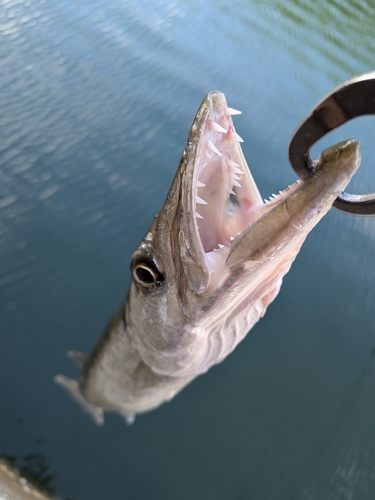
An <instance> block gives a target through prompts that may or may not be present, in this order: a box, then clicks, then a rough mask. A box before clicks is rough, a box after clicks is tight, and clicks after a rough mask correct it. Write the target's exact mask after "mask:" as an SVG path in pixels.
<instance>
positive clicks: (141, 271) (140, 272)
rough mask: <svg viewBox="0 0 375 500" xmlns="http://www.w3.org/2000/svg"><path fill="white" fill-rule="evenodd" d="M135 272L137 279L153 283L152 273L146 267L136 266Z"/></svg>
mask: <svg viewBox="0 0 375 500" xmlns="http://www.w3.org/2000/svg"><path fill="white" fill-rule="evenodd" d="M135 272H136V273H137V277H138V279H139V281H142V282H143V283H154V281H155V278H154V275H153V274H152V273H151V272H150V271H149V270H148V269H145V268H144V267H137V269H136V270H135Z"/></svg>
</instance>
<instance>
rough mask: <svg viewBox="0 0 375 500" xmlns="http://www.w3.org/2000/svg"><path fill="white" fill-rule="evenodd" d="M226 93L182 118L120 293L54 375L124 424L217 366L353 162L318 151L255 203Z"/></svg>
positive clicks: (352, 151)
mask: <svg viewBox="0 0 375 500" xmlns="http://www.w3.org/2000/svg"><path fill="white" fill-rule="evenodd" d="M233 114H237V112H236V111H235V110H232V109H231V108H228V106H227V103H226V99H225V96H224V94H222V93H221V92H218V91H213V92H210V93H209V94H208V95H207V96H206V98H205V99H204V101H203V103H202V104H201V106H200V108H199V110H198V112H197V114H196V117H195V119H194V122H193V124H192V127H191V130H190V133H189V137H188V142H187V146H186V148H185V151H184V153H183V156H182V159H181V161H180V164H179V167H178V169H177V173H176V175H175V178H174V180H173V182H172V186H171V188H170V190H169V193H168V195H167V198H166V201H165V203H164V206H163V207H162V209H161V211H160V212H159V214H158V215H157V216H156V217H155V219H154V221H153V223H152V225H151V227H150V229H149V231H148V232H147V234H146V236H145V238H144V239H143V241H142V242H141V244H140V245H139V247H138V248H137V250H136V251H135V252H134V254H133V257H132V262H131V270H132V280H131V283H130V287H129V292H128V296H127V299H126V300H125V302H124V303H123V304H122V305H121V306H120V308H119V309H118V310H117V311H116V313H115V314H114V316H113V317H112V319H111V320H110V322H109V323H108V325H107V327H106V329H105V331H104V332H103V334H102V336H101V338H100V340H99V341H98V343H97V345H96V346H95V347H94V349H93V351H92V352H91V353H90V354H88V355H87V356H83V355H82V354H79V353H78V354H76V357H77V358H80V360H81V361H82V362H83V368H82V374H81V378H80V380H79V381H75V380H71V379H69V378H67V377H65V376H63V375H58V376H57V377H56V380H57V382H58V383H60V384H61V385H63V386H64V387H65V388H67V389H68V390H69V392H70V393H71V394H72V395H73V397H74V398H75V399H77V400H78V401H79V402H80V403H81V404H82V406H83V407H84V408H85V409H86V410H87V411H89V412H90V413H91V415H92V416H93V417H94V419H95V420H96V422H97V423H99V424H100V423H102V422H103V421H104V415H103V409H105V410H112V411H118V412H119V413H120V414H121V415H123V416H124V417H125V418H126V420H127V422H129V423H130V422H132V421H133V420H134V417H135V415H136V414H137V413H141V412H145V411H149V410H151V409H153V408H156V407H157V406H159V405H160V404H161V403H163V402H165V401H168V400H170V399H171V398H173V397H174V396H175V395H176V394H177V393H178V392H179V391H180V390H181V389H182V388H183V387H184V386H185V385H186V384H188V383H189V382H190V381H191V380H193V379H194V378H195V377H196V376H198V375H199V374H202V373H204V372H205V371H207V370H208V369H209V368H210V367H211V366H212V365H214V364H216V363H219V362H221V361H222V360H223V359H224V358H225V357H226V356H227V355H228V354H229V353H230V352H231V351H232V350H233V349H234V348H235V347H236V345H237V344H238V343H239V342H240V341H241V340H242V339H243V338H244V337H245V336H246V334H247V333H248V331H249V330H250V329H251V328H252V326H253V325H254V324H255V323H256V322H257V321H258V320H259V318H261V317H262V316H263V315H264V314H265V312H266V309H267V306H268V305H269V303H270V302H271V301H272V300H273V299H274V298H275V297H276V295H277V293H278V292H279V289H280V286H281V282H282V278H283V276H284V275H285V274H286V273H287V272H288V270H289V268H290V266H291V264H292V262H293V261H294V259H295V257H296V255H297V253H298V252H299V250H300V248H301V245H302V243H303V242H304V240H305V238H306V236H307V235H308V233H309V232H310V231H311V229H312V228H313V227H314V226H315V225H316V224H317V222H318V221H319V220H320V219H321V218H322V217H323V216H324V215H325V214H326V213H327V212H328V210H329V209H330V208H331V206H332V203H333V201H334V200H335V198H336V197H337V196H338V194H339V193H340V192H341V191H343V190H344V188H345V187H346V185H347V184H348V182H349V181H350V179H351V177H352V175H353V174H354V172H355V171H356V169H357V168H358V166H359V163H360V150H359V144H358V142H356V141H354V140H349V141H346V142H344V143H340V144H338V145H336V146H334V147H332V148H329V149H327V150H326V151H324V152H323V154H322V156H321V158H320V159H319V160H318V161H317V162H316V164H315V166H314V171H313V172H312V174H311V177H310V178H309V179H307V180H306V181H304V182H302V181H298V182H296V183H295V184H294V185H293V186H290V187H289V188H287V189H286V190H285V191H283V192H280V194H279V195H277V196H274V197H273V198H272V199H271V200H270V201H268V202H266V203H263V201H262V199H261V197H260V194H259V191H258V189H257V187H256V184H255V182H254V180H253V178H252V176H251V174H250V171H249V169H248V167H247V164H246V161H245V159H244V157H243V154H242V151H241V147H240V144H239V143H240V142H241V141H242V139H241V138H240V137H239V136H238V135H237V133H236V132H235V129H234V126H233V122H232V117H231V116H232V115H233Z"/></svg>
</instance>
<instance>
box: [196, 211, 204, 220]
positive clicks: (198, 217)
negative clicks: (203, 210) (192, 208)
mask: <svg viewBox="0 0 375 500" xmlns="http://www.w3.org/2000/svg"><path fill="white" fill-rule="evenodd" d="M195 217H196V218H197V219H203V217H202V216H201V214H199V213H198V212H195Z"/></svg>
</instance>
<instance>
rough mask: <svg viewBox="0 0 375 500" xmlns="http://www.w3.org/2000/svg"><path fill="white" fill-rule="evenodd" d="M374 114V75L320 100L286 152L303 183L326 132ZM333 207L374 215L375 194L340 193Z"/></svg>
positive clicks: (363, 76) (343, 87)
mask: <svg viewBox="0 0 375 500" xmlns="http://www.w3.org/2000/svg"><path fill="white" fill-rule="evenodd" d="M373 114H375V71H373V72H372V73H366V74H365V75H361V76H357V77H356V78H352V79H351V80H348V81H347V82H345V83H343V84H341V85H339V86H338V87H336V88H335V89H334V90H333V91H332V92H331V93H330V94H328V95H327V96H326V97H324V99H322V100H321V101H320V102H319V103H318V104H317V105H316V106H315V108H314V109H313V110H312V111H311V113H310V114H309V115H308V116H307V117H306V118H305V119H304V120H303V122H302V123H301V124H300V125H299V127H298V128H297V130H296V131H295V132H294V134H293V136H292V138H291V140H290V142H289V148H288V157H289V161H290V164H291V165H292V168H293V170H294V171H295V172H296V174H297V175H298V176H299V177H300V178H301V179H303V180H305V179H307V178H308V177H309V175H310V174H311V172H312V171H313V170H314V162H313V160H312V159H311V157H310V149H311V147H312V146H313V145H314V144H315V143H316V142H317V141H318V140H319V139H321V138H322V137H324V136H325V135H326V134H328V132H331V130H334V129H335V128H337V127H339V126H340V125H343V124H344V123H346V122H348V121H349V120H351V119H353V118H356V117H358V116H363V115H373ZM333 206H334V207H335V208H337V209H338V210H341V211H342V212H346V213H349V214H353V215H375V193H371V194H364V195H362V194H349V193H346V192H345V191H343V192H342V193H341V194H340V196H339V197H338V198H336V200H335V202H334V203H333Z"/></svg>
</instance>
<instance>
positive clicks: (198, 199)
mask: <svg viewBox="0 0 375 500" xmlns="http://www.w3.org/2000/svg"><path fill="white" fill-rule="evenodd" d="M195 202H196V203H200V204H201V205H207V204H208V203H207V201H204V200H202V198H199V196H196V197H195Z"/></svg>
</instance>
